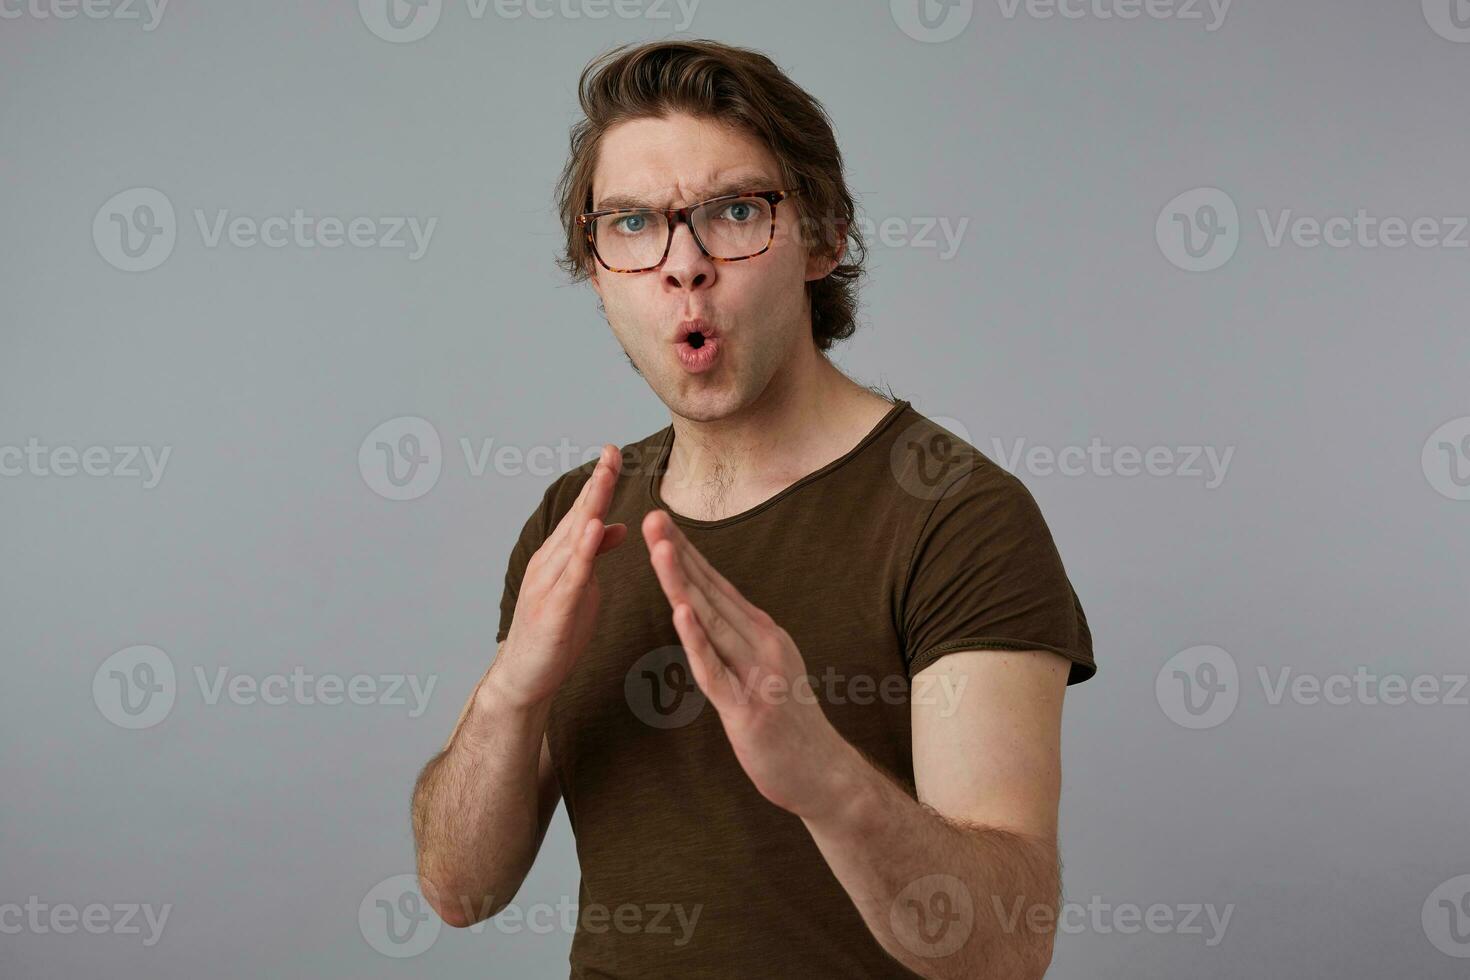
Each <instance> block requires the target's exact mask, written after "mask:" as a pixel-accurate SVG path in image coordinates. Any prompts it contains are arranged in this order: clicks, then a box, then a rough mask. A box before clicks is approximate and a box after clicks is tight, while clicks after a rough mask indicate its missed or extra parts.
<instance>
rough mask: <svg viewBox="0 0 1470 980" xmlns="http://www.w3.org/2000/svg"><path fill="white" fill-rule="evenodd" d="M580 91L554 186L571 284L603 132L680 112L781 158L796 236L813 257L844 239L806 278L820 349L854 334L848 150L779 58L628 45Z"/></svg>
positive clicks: (858, 271)
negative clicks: (737, 133)
mask: <svg viewBox="0 0 1470 980" xmlns="http://www.w3.org/2000/svg"><path fill="white" fill-rule="evenodd" d="M577 98H578V101H580V102H581V105H582V112H583V114H584V116H585V117H586V118H584V119H582V120H580V121H578V122H577V123H576V125H574V126H573V127H572V131H571V146H570V153H569V155H568V158H567V162H566V166H565V168H564V169H563V171H562V174H561V177H560V179H558V181H557V184H556V193H555V197H556V207H557V211H558V213H559V216H560V219H561V223H562V227H563V228H564V229H565V231H566V246H565V249H564V251H562V252H561V253H560V254H559V255H558V256H557V265H558V266H559V267H560V268H561V269H562V270H563V271H564V272H566V273H567V275H569V276H570V277H571V279H572V281H573V282H582V281H585V280H586V279H587V278H588V277H589V276H590V274H591V269H592V263H593V262H594V261H595V260H594V258H593V256H592V251H591V249H590V248H589V247H588V245H587V240H586V238H585V237H584V235H583V232H582V229H581V228H579V227H578V225H577V223H576V217H577V215H578V214H582V213H584V212H586V211H590V210H592V177H593V173H594V171H595V169H596V165H597V153H598V148H599V146H600V145H601V142H602V138H603V136H604V135H605V134H606V133H607V131H608V130H609V129H611V128H612V127H613V126H616V125H617V124H619V123H622V122H626V121H628V120H631V119H642V118H656V119H663V118H667V116H669V115H670V114H672V113H675V112H683V113H687V114H689V115H693V116H696V117H699V118H705V119H713V120H716V121H718V122H722V123H725V124H727V125H733V126H736V127H738V128H741V129H742V130H744V131H745V132H748V133H750V134H751V135H752V136H754V137H755V138H757V139H759V140H760V141H761V142H762V143H764V144H765V146H766V148H767V149H768V150H769V151H770V152H771V154H772V155H773V156H774V157H775V158H776V160H777V162H778V163H779V165H780V168H781V180H782V184H781V186H782V187H785V188H787V189H794V190H796V191H797V194H796V196H795V197H794V198H793V199H792V203H793V204H794V205H795V207H796V209H797V217H798V226H799V228H800V232H799V236H800V237H799V240H800V241H802V242H803V243H804V244H807V245H808V246H809V247H811V248H812V250H813V252H814V254H818V255H823V256H826V257H828V258H832V257H835V255H836V250H837V246H838V244H839V243H840V241H841V239H842V237H843V236H845V237H846V239H847V250H846V252H844V253H843V256H842V260H841V262H840V264H838V265H837V266H836V267H835V268H834V269H833V270H832V271H831V272H830V273H828V275H827V276H826V277H825V278H823V279H819V280H816V281H814V282H809V283H807V284H806V290H807V299H808V301H809V303H810V306H811V316H812V340H813V341H814V342H815V343H816V345H817V349H818V350H823V351H825V350H829V349H830V348H831V347H832V345H833V344H835V343H836V342H837V341H839V340H845V339H847V338H848V337H850V336H852V333H853V331H854V330H855V329H856V327H857V321H856V315H857V292H858V283H859V280H860V279H861V278H862V276H863V274H864V270H863V262H864V259H865V258H866V246H865V244H864V242H863V239H862V235H861V234H860V232H859V231H858V228H857V224H856V221H855V214H854V212H855V206H854V204H853V200H852V195H851V193H849V191H848V188H847V183H846V181H845V179H844V178H843V171H842V153H841V151H839V150H838V148H837V139H836V137H835V136H834V135H833V132H832V123H831V120H830V119H829V118H828V116H827V113H826V110H825V109H823V108H822V105H821V103H819V102H818V101H817V100H816V99H814V98H812V96H811V95H810V94H808V93H807V92H806V91H805V90H804V89H802V88H801V87H800V86H798V85H797V84H796V83H795V82H793V81H792V80H791V79H790V78H788V77H787V76H786V74H785V73H784V72H782V71H781V69H780V68H778V67H777V66H776V63H775V62H773V61H772V60H771V59H770V58H768V57H767V56H765V55H764V54H761V53H760V52H758V51H753V50H750V49H748V48H739V47H733V46H731V45H728V44H722V43H720V42H718V41H708V40H687V41H654V42H648V43H642V44H623V45H619V46H617V47H614V48H612V49H610V50H608V51H606V52H604V53H603V54H601V55H599V56H598V57H597V58H595V59H594V60H593V61H592V62H591V63H589V64H588V65H587V67H586V68H584V69H583V71H582V76H581V78H580V79H579V81H578V83H577Z"/></svg>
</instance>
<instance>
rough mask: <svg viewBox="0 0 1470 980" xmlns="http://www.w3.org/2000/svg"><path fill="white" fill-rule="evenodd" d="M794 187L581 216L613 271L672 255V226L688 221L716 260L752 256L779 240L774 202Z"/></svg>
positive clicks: (639, 268) (653, 264) (647, 265)
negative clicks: (687, 204)
mask: <svg viewBox="0 0 1470 980" xmlns="http://www.w3.org/2000/svg"><path fill="white" fill-rule="evenodd" d="M795 193H796V192H795V191H755V192H747V193H743V194H725V195H723V196H721V197H714V198H710V199H709V200H708V201H700V202H699V203H698V204H691V205H689V206H688V207H682V208H610V209H608V210H605V211H589V212H588V213H586V214H579V215H577V224H579V225H581V226H582V227H583V228H584V229H585V230H586V233H587V244H588V246H589V247H590V248H591V249H592V254H593V255H594V256H596V257H597V261H598V262H599V263H600V264H601V265H602V267H603V268H604V269H606V270H607V271H609V272H647V271H649V270H650V269H657V268H658V267H659V266H661V265H663V264H664V259H666V258H668V257H669V248H670V246H672V245H673V243H674V226H675V225H677V224H678V223H679V222H681V221H682V222H684V223H685V224H687V225H689V230H690V232H692V233H693V235H694V241H695V244H697V245H698V246H699V248H700V251H702V252H704V254H705V255H707V256H709V258H710V259H711V260H712V261H715V262H739V261H741V260H742V259H750V258H754V257H755V256H757V255H760V254H761V253H762V252H764V251H766V250H767V249H769V248H770V247H771V242H773V241H775V239H776V205H777V204H779V203H780V202H781V201H784V200H786V198H788V197H791V196H792V195H794V194H795Z"/></svg>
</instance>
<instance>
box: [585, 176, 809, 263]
mask: <svg viewBox="0 0 1470 980" xmlns="http://www.w3.org/2000/svg"><path fill="white" fill-rule="evenodd" d="M796 194H797V191H793V190H781V191H741V192H739V193H736V194H721V195H720V196H719V197H712V198H710V199H709V200H707V201H699V202H697V203H694V204H689V205H686V206H684V207H682V208H606V209H604V210H601V211H588V212H587V213H586V214H579V215H577V219H576V220H577V224H579V225H581V226H582V227H583V228H585V229H586V235H587V247H588V248H589V249H591V250H592V257H593V258H595V259H596V260H597V263H598V264H599V265H601V266H602V267H603V268H604V269H606V270H607V271H608V272H625V273H634V272H652V271H653V270H654V269H657V268H659V267H660V266H662V265H663V264H664V262H665V261H667V259H668V257H669V250H670V249H671V248H673V245H674V229H675V228H677V227H678V226H679V224H680V223H681V222H682V223H683V224H686V225H688V226H689V235H690V237H691V238H693V239H694V244H695V245H697V246H699V250H700V251H701V252H703V253H704V256H705V258H707V259H709V260H710V261H711V262H744V261H745V260H746V259H753V258H755V257H756V256H757V255H764V254H765V253H766V252H768V251H770V249H771V243H772V242H774V241H775V240H776V206H777V205H778V204H780V203H781V202H782V201H784V200H786V199H787V198H788V197H794V196H795V195H796ZM747 197H754V198H759V199H760V200H763V201H765V202H766V203H767V204H769V205H770V206H771V237H770V238H768V239H766V244H765V245H764V246H763V247H762V248H761V250H760V251H759V252H752V253H750V254H749V255H742V256H740V257H739V258H734V259H724V258H720V257H719V256H716V255H711V254H710V251H709V249H707V248H705V247H704V242H702V241H700V240H699V232H697V231H695V230H694V222H693V221H692V220H691V216H692V215H693V214H694V211H695V209H696V208H702V207H705V206H707V205H710V204H718V203H720V202H721V201H737V200H740V199H741V198H747ZM611 214H661V215H663V216H664V224H665V226H666V227H667V229H668V236H667V238H666V239H665V240H664V254H663V255H661V256H659V260H658V261H657V262H655V263H654V264H653V265H648V266H644V267H643V268H641V269H614V268H613V267H612V266H610V265H608V264H607V261H606V260H605V259H604V258H603V257H602V253H600V252H598V251H597V242H596V240H595V236H594V235H593V233H592V229H593V224H592V223H593V221H594V220H596V219H597V218H605V217H607V216H608V215H611Z"/></svg>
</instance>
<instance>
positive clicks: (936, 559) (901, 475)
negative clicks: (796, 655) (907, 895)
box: [496, 399, 1097, 980]
mask: <svg viewBox="0 0 1470 980" xmlns="http://www.w3.org/2000/svg"><path fill="white" fill-rule="evenodd" d="M673 437H674V433H673V428H672V426H666V427H665V428H663V429H661V430H659V431H658V432H656V433H654V434H653V435H651V436H648V437H647V438H644V439H641V440H639V441H638V442H635V443H631V444H629V445H628V446H625V447H623V471H622V473H621V474H620V476H619V479H618V485H617V488H616V490H615V492H614V496H613V500H612V504H611V507H610V510H609V514H608V516H607V519H606V520H607V523H610V524H611V523H617V522H620V521H621V522H623V523H625V524H627V525H628V532H629V533H628V538H627V540H626V541H625V542H624V543H623V544H622V545H620V546H619V547H618V548H616V549H614V550H613V551H611V552H608V553H607V554H605V555H603V556H601V557H599V558H598V564H597V571H596V574H597V580H598V584H599V587H600V589H601V594H602V604H601V606H600V608H599V610H598V615H597V620H596V624H595V632H594V635H593V638H592V641H591V643H590V644H589V645H588V648H587V649H586V651H585V652H584V653H583V654H582V656H581V658H580V659H579V660H578V661H577V663H576V665H575V666H574V668H573V670H572V673H571V675H570V676H569V677H568V679H567V681H566V683H565V685H564V686H563V688H562V690H561V691H560V692H559V693H558V694H557V696H556V698H555V700H554V701H553V703H552V708H551V713H550V719H549V722H548V728H547V738H548V742H549V744H550V747H551V756H552V759H553V762H554V764H555V768H556V775H557V779H558V780H559V782H560V785H561V791H562V795H563V798H564V799H565V801H566V807H567V814H568V817H569V818H570V822H571V825H572V829H573V832H574V834H575V836H576V846H577V857H578V861H579V863H580V865H581V872H582V880H581V888H580V892H579V908H580V917H579V921H578V926H577V931H576V934H575V936H574V938H573V941H572V951H571V967H572V969H571V976H572V977H573V978H585V980H592V978H598V980H602V978H617V980H628V978H653V977H657V978H666V977H679V978H683V980H697V978H705V977H711V978H713V977H720V978H725V977H761V978H763V980H775V978H784V977H793V978H801V980H814V978H817V977H906V978H908V977H914V976H915V974H914V973H912V972H910V971H909V970H907V969H905V968H904V967H902V966H901V965H900V964H899V963H898V962H897V961H896V960H894V959H893V958H892V957H890V956H889V955H888V953H887V952H885V951H884V950H883V948H882V947H881V946H879V945H878V942H877V940H875V939H874V938H873V937H872V934H871V933H870V932H869V931H868V928H867V926H866V924H865V923H864V922H863V920H862V917H861V916H860V915H859V914H858V912H857V909H856V908H855V907H854V906H853V904H852V900H851V899H850V898H849V896H848V895H847V892H846V891H845V890H844V889H843V887H842V885H841V883H840V882H839V881H838V880H837V878H836V876H834V875H833V874H832V871H831V869H830V868H829V867H828V866H827V863H826V861H825V860H824V859H823V857H822V855H821V852H820V851H819V850H818V849H817V846H816V844H815V843H813V841H812V839H811V836H810V834H808V833H807V831H806V828H805V826H804V825H803V824H802V822H801V820H800V819H799V818H797V817H796V816H794V815H793V814H790V813H788V812H786V811H785V810H782V809H780V808H779V807H777V806H775V805H774V804H772V803H770V802H769V801H767V800H766V799H765V798H764V797H762V796H761V795H760V794H759V793H758V792H757V791H756V790H755V787H754V786H753V785H752V784H751V782H750V779H749V777H748V776H746V774H745V772H744V770H743V769H741V767H740V763H739V762H738V761H737V760H736V758H735V755H734V752H733V751H732V749H731V748H730V744H729V741H728V740H727V739H726V737H725V733H724V729H723V728H722V727H721V725H720V721H719V717H718V714H717V713H716V711H715V709H714V707H713V706H711V705H709V704H708V703H707V702H706V701H705V699H704V696H703V694H701V693H700V692H699V689H698V687H697V686H696V685H695V683H694V680H693V676H692V675H691V674H690V673H689V670H688V661H687V660H686V659H685V658H684V656H683V651H682V649H681V648H680V646H679V638H678V633H677V632H676V631H675V629H674V624H673V621H672V618H671V617H672V612H671V609H670V607H669V603H668V599H667V598H666V597H665V595H664V593H663V590H662V589H661V588H660V587H659V584H658V579H657V577H656V576H655V574H654V571H653V568H652V566H651V565H650V564H649V560H648V547H647V544H646V542H645V541H644V539H643V536H642V532H641V527H642V519H643V516H644V515H645V514H646V513H648V511H649V510H651V509H653V508H655V507H663V509H665V510H668V508H667V507H664V505H663V503H662V499H661V498H660V496H659V492H658V480H659V478H660V477H661V475H662V473H663V471H664V468H665V465H666V463H667V460H668V454H669V449H670V447H671V445H672V440H673ZM595 466H596V461H595V460H593V461H590V462H588V463H586V464H584V465H583V466H580V467H577V468H576V469H573V470H571V471H569V472H567V473H565V474H563V475H562V476H560V477H559V478H557V479H556V480H555V481H554V482H553V483H552V484H551V486H550V487H548V488H547V490H546V493H545V494H544V495H543V498H542V501H541V506H540V507H539V508H538V509H537V510H536V511H535V512H534V513H533V514H532V515H531V517H530V519H529V520H527V522H526V524H525V527H524V529H523V530H522V532H521V535H520V539H519V540H518V541H517V542H516V545H515V547H514V549H513V550H512V553H511V556H510V561H509V567H508V570H507V572H506V576H505V591H504V595H503V596H502V598H501V604H500V630H499V632H498V633H497V634H496V638H497V641H499V640H503V639H505V636H506V634H507V632H508V630H509V628H510V623H511V618H512V615H513V613H514V610H515V602H516V596H517V595H518V593H519V587H520V582H521V576H522V575H523V574H524V571H525V567H526V563H527V562H528V561H529V560H530V558H531V555H532V554H534V553H535V551H536V549H537V548H538V547H540V545H541V542H542V541H543V540H544V539H545V538H546V536H547V535H549V534H550V533H551V531H552V530H553V529H554V528H555V527H556V525H557V523H558V522H559V521H560V520H561V518H562V516H563V515H564V514H565V513H566V512H567V510H568V509H569V508H570V507H571V504H572V502H573V501H574V500H575V499H576V496H577V493H578V491H579V490H581V488H582V485H583V484H584V483H585V482H586V480H587V478H588V477H589V476H590V475H591V474H592V471H593V469H594V468H595ZM671 513H672V512H671ZM672 516H673V518H674V520H675V521H677V522H678V524H679V526H680V527H681V528H682V529H683V531H684V533H685V534H686V535H687V536H688V537H689V539H690V541H691V542H693V544H694V545H695V547H697V548H698V549H699V550H700V552H701V553H702V554H703V555H704V556H705V557H706V558H708V559H709V561H710V563H711V564H713V565H714V567H715V568H716V569H717V570H718V571H719V572H720V573H721V574H722V575H724V576H725V578H727V579H729V580H730V582H731V583H732V584H733V585H734V586H735V587H736V588H737V589H739V590H740V592H741V594H742V595H744V596H745V597H746V598H747V599H748V600H750V602H752V603H754V604H755V605H757V606H759V607H760V608H762V609H764V610H765V611H766V612H768V613H769V614H770V615H771V616H772V617H773V618H774V619H775V620H776V622H777V623H779V624H781V626H782V627H783V628H785V630H786V631H787V632H788V633H790V634H791V637H792V638H793V639H794V640H795V642H796V645H797V648H798V649H799V650H800V651H801V654H802V657H803V659H804V660H805V662H806V672H807V675H808V677H809V678H810V679H811V682H812V689H813V691H814V692H815V694H816V697H817V699H818V700H819V701H820V703H821V704H822V708H823V710H824V711H825V712H826V714H827V717H828V718H829V719H831V721H832V724H833V725H834V726H835V727H836V729H837V730H838V731H839V732H840V733H841V734H842V735H843V737H844V738H846V739H847V740H848V741H850V742H852V743H853V744H854V745H855V746H857V747H858V748H859V749H861V750H862V751H863V752H864V753H865V754H866V755H867V756H868V757H869V758H871V759H873V760H874V761H876V762H877V763H878V764H879V765H881V766H883V767H884V768H885V769H886V770H887V771H888V772H889V773H890V774H891V775H893V776H894V777H895V778H896V779H897V780H898V781H899V782H900V783H901V784H903V785H904V786H905V788H906V789H907V790H908V792H909V793H910V794H911V795H912V794H913V793H914V789H913V784H914V775H913V762H912V755H911V745H910V718H909V711H910V704H909V701H910V697H909V694H910V687H909V678H910V677H912V676H913V675H915V674H917V673H918V672H919V671H920V670H922V669H923V668H925V667H927V666H929V665H930V664H932V663H934V662H935V661H936V660H937V659H938V658H940V657H942V656H943V655H944V654H946V653H950V652H953V651H957V650H972V649H992V650H1023V649H1040V650H1050V651H1054V652H1056V653H1058V654H1061V655H1062V656H1064V657H1066V658H1067V659H1068V660H1069V661H1071V672H1070V674H1069V676H1068V681H1067V682H1068V683H1069V684H1076V683H1079V682H1081V681H1085V680H1087V679H1088V678H1089V677H1091V676H1092V675H1093V674H1094V673H1096V670H1097V668H1096V666H1095V665H1094V662H1093V657H1092V637H1091V635H1090V633H1089V630H1088V627H1087V621H1086V618H1085V617H1084V615H1083V612H1082V606H1081V604H1080V603H1079V601H1078V599H1077V596H1076V594H1075V592H1074V591H1073V590H1072V587H1071V584H1070V583H1069V581H1068V579H1067V575H1066V572H1065V571H1064V570H1063V567H1062V562H1061V559H1060V557H1059V556H1058V554H1057V550H1056V547H1055V546H1054V544H1053V541H1052V538H1051V534H1050V532H1049V531H1048V529H1047V526H1046V523H1045V522H1044V521H1043V519H1042V515H1041V512H1040V510H1039V509H1038V508H1037V506H1036V503H1035V501H1034V500H1033V499H1032V497H1031V494H1030V493H1029V492H1028V491H1027V490H1026V488H1025V486H1024V485H1023V484H1022V483H1021V482H1020V480H1018V479H1017V478H1016V477H1014V476H1012V475H1011V474H1010V473H1008V472H1006V471H1005V470H1004V469H1002V468H1001V467H1000V466H998V465H997V464H995V463H994V462H992V461H991V460H990V459H989V458H987V457H985V456H984V455H982V454H981V453H980V452H979V451H978V450H976V449H975V448H974V447H973V446H971V445H969V444H968V443H966V442H964V441H963V440H961V439H960V438H959V437H958V436H956V435H954V434H953V433H951V432H949V431H948V430H946V429H944V428H942V427H940V426H939V425H938V424H937V423H935V422H933V421H931V420H930V419H928V418H926V417H925V416H923V415H921V414H920V413H919V412H918V411H916V410H915V409H914V408H913V407H912V406H911V405H910V404H909V402H907V401H905V400H903V399H899V400H898V401H896V402H895V404H894V407H893V408H892V409H891V410H890V411H889V412H888V414H887V415H886V416H884V418H883V419H882V421H880V422H879V423H878V425H877V426H876V427H875V428H874V429H873V430H872V431H870V432H869V433H868V434H867V435H866V436H865V437H864V438H863V439H862V441H860V442H859V443H858V444H857V445H856V446H854V447H853V448H852V449H851V450H849V451H848V452H847V453H845V454H844V455H843V456H841V457H840V458H838V459H836V460H833V461H832V462H831V463H829V464H827V465H826V466H823V467H822V468H820V469H818V470H816V471H814V472H812V473H809V474H808V475H807V476H805V477H803V478H802V479H800V480H797V481H796V482H795V483H793V484H792V485H791V486H789V487H787V488H786V489H785V490H782V491H781V492H779V493H777V494H776V495H775V496H773V497H770V498H769V499H767V500H765V501H764V502H762V503H760V504H757V505H756V506H754V507H752V508H750V509H749V510H746V511H744V512H742V513H740V514H736V515H734V516H731V517H726V518H722V519H720V520H715V521H704V520H694V519H691V518H686V517H682V516H679V515H677V514H674V515H672ZM914 690H916V691H917V690H919V689H918V688H915V689H914Z"/></svg>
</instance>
